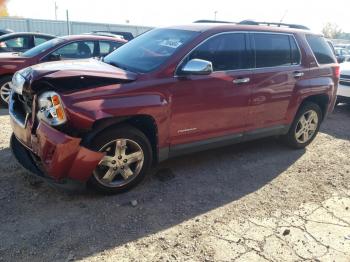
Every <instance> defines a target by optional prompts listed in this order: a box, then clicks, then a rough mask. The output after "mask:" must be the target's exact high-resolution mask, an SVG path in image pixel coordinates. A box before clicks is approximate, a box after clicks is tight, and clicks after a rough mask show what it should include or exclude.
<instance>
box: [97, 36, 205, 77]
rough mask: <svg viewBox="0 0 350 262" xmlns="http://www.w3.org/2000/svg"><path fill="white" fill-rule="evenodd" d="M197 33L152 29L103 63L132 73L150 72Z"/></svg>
mask: <svg viewBox="0 0 350 262" xmlns="http://www.w3.org/2000/svg"><path fill="white" fill-rule="evenodd" d="M198 34H199V33H198V32H195V31H188V30H178V29H154V30H152V31H149V32H147V33H145V34H143V35H141V36H139V37H137V38H135V39H134V40H132V41H130V42H129V43H127V44H125V45H123V46H122V47H120V48H118V49H117V50H115V51H114V52H113V53H111V54H109V55H108V56H106V57H105V58H104V62H105V63H108V64H111V65H114V66H117V67H120V68H123V69H125V70H130V71H134V72H140V73H146V72H150V71H152V70H154V69H156V68H157V67H159V66H160V65H161V64H163V63H164V62H166V61H167V60H168V59H169V58H170V57H171V56H172V55H173V54H174V53H175V51H177V50H178V49H179V48H181V47H182V46H183V45H184V44H186V43H187V42H189V40H190V39H192V38H193V37H195V36H196V35H198Z"/></svg>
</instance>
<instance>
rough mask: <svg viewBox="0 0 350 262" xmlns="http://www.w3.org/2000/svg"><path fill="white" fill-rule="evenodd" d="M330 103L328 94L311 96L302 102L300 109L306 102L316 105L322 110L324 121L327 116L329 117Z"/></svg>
mask: <svg viewBox="0 0 350 262" xmlns="http://www.w3.org/2000/svg"><path fill="white" fill-rule="evenodd" d="M330 101H331V100H330V98H329V96H328V94H316V95H310V96H308V97H306V98H304V99H303V100H302V102H301V103H300V106H299V108H300V107H301V106H302V105H303V104H304V103H306V102H312V103H315V104H316V105H318V106H319V107H320V108H321V111H322V120H324V118H325V116H326V115H327V111H328V106H329V103H330Z"/></svg>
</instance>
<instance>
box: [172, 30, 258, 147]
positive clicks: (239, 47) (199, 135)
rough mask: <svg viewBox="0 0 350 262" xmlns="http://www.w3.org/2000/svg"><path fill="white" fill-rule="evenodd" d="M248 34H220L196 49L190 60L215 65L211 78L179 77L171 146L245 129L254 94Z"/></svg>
mask: <svg viewBox="0 0 350 262" xmlns="http://www.w3.org/2000/svg"><path fill="white" fill-rule="evenodd" d="M247 50H248V39H247V34H245V33H238V32H230V33H223V34H218V35H216V36H213V37H211V38H209V39H208V40H206V41H204V42H203V43H202V44H201V45H199V46H198V47H197V48H195V49H194V50H193V51H192V52H191V53H190V54H189V55H188V57H187V58H186V59H185V61H184V62H183V63H182V65H180V68H181V66H183V65H184V64H185V63H186V62H187V61H189V60H191V59H202V60H207V61H210V62H212V64H213V69H214V72H213V73H212V74H210V75H204V76H203V75H192V76H186V77H178V78H177V82H176V84H175V85H173V87H172V90H171V92H172V116H171V125H170V140H171V141H170V144H171V145H172V146H174V145H179V144H187V143H192V142H196V141H200V140H207V139H210V138H214V137H220V136H226V135H230V134H234V133H242V132H243V131H244V130H245V126H246V120H247V116H248V106H249V99H250V95H251V88H250V78H251V70H250V68H251V66H252V65H251V64H250V61H251V59H249V57H250V55H249V53H248V51H247Z"/></svg>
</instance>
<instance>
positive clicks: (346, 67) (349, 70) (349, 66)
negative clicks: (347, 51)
mask: <svg viewBox="0 0 350 262" xmlns="http://www.w3.org/2000/svg"><path fill="white" fill-rule="evenodd" d="M340 74H341V75H350V62H344V63H341V64H340Z"/></svg>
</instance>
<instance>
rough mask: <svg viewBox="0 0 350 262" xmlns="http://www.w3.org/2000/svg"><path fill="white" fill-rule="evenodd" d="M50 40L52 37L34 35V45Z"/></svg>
mask: <svg viewBox="0 0 350 262" xmlns="http://www.w3.org/2000/svg"><path fill="white" fill-rule="evenodd" d="M48 40H50V39H48V38H45V37H42V36H34V46H37V45H40V44H42V43H45V42H46V41H48Z"/></svg>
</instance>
